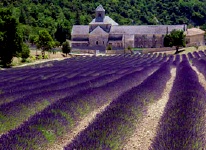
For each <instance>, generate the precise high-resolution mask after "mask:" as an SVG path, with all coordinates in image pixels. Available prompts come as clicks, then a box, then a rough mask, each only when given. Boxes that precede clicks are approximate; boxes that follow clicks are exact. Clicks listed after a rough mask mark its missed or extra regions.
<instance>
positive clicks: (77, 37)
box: [71, 34, 89, 41]
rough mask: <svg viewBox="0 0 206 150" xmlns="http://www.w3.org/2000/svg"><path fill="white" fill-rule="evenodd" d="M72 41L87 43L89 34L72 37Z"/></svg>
mask: <svg viewBox="0 0 206 150" xmlns="http://www.w3.org/2000/svg"><path fill="white" fill-rule="evenodd" d="M71 40H72V41H89V34H87V35H72V39H71Z"/></svg>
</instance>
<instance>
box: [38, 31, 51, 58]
mask: <svg viewBox="0 0 206 150" xmlns="http://www.w3.org/2000/svg"><path fill="white" fill-rule="evenodd" d="M35 42H36V45H37V48H40V49H42V55H43V57H44V55H45V51H49V50H51V49H52V48H53V47H54V45H55V42H54V40H53V39H52V37H51V35H50V34H49V32H48V31H47V30H40V31H39V35H38V37H37V38H36V40H35Z"/></svg>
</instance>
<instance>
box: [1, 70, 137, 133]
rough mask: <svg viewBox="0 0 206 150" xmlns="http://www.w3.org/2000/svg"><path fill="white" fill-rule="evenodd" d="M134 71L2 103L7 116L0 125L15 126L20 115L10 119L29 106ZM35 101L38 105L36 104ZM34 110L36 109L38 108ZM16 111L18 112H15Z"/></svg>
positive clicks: (53, 99)
mask: <svg viewBox="0 0 206 150" xmlns="http://www.w3.org/2000/svg"><path fill="white" fill-rule="evenodd" d="M134 71H135V70H133V71H129V72H125V74H120V75H114V74H111V75H105V76H100V77H98V78H96V79H93V80H89V81H87V82H84V83H82V84H78V85H76V86H72V87H66V88H64V89H60V90H54V91H49V92H46V90H47V89H45V92H43V93H41V92H40V93H39V94H32V95H29V96H26V97H22V98H20V99H17V100H15V101H13V102H11V103H8V104H4V105H2V106H1V107H0V110H1V111H0V112H1V113H2V116H3V115H4V116H7V117H6V118H7V121H5V120H3V122H5V123H4V124H2V126H7V125H8V124H9V127H7V128H6V129H7V130H8V129H10V128H13V127H14V126H17V125H18V124H20V123H21V122H22V117H21V118H19V119H15V120H16V121H18V122H16V123H15V122H14V123H11V121H13V120H14V118H15V117H14V116H16V117H17V118H18V116H19V115H24V114H20V113H24V112H25V110H28V109H29V108H31V110H32V109H35V108H36V107H37V108H38V107H39V105H40V104H41V103H43V105H42V106H41V107H40V110H41V109H43V108H44V107H46V106H47V105H49V104H50V103H53V102H54V101H57V100H58V99H60V98H63V97H66V96H71V95H74V94H75V93H77V92H79V91H82V90H86V89H89V88H92V87H98V86H102V85H104V84H106V83H107V82H111V81H113V80H116V79H118V78H119V77H121V76H123V75H126V74H128V73H131V72H134ZM68 85H69V84H68ZM65 91H68V92H65ZM19 94H21V93H19ZM20 96H21V95H20ZM37 102H38V103H37ZM36 103H37V104H39V105H37V104H36ZM20 106H21V107H20ZM19 107H20V108H19ZM22 107H24V112H22V111H20V110H21V109H23V108H22ZM37 108H36V109H37ZM18 110H19V111H18ZM36 111H38V109H37V110H36ZM16 112H18V113H16ZM33 113H35V112H32V113H31V114H30V113H29V114H27V115H25V116H24V118H23V119H27V118H28V115H32V114H33ZM9 116H10V117H9ZM12 118H13V119H12ZM10 124H11V125H10ZM2 130H4V131H7V130H5V129H2ZM1 132H2V131H1Z"/></svg>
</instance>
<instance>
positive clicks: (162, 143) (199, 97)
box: [150, 61, 206, 150]
mask: <svg viewBox="0 0 206 150" xmlns="http://www.w3.org/2000/svg"><path fill="white" fill-rule="evenodd" d="M205 106H206V92H205V90H204V88H203V87H202V86H201V85H200V83H199V81H198V77H197V74H196V73H195V71H194V70H192V68H191V67H190V65H189V62H188V61H183V62H181V63H180V64H179V66H178V68H177V75H176V78H175V81H174V85H173V87H172V90H171V93H170V97H169V101H168V103H167V105H166V108H165V110H164V113H163V116H162V118H161V121H160V124H159V128H158V130H157V135H156V137H155V139H154V141H153V143H152V145H151V148H150V149H152V150H203V149H205V134H204V133H205V131H204V130H205Z"/></svg>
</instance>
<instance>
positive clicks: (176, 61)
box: [173, 55, 180, 66]
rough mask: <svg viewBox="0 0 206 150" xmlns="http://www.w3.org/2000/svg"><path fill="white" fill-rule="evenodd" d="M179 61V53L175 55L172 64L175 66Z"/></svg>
mask: <svg viewBox="0 0 206 150" xmlns="http://www.w3.org/2000/svg"><path fill="white" fill-rule="evenodd" d="M179 63H180V55H175V61H174V62H173V64H174V65H175V66H178V65H179Z"/></svg>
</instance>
